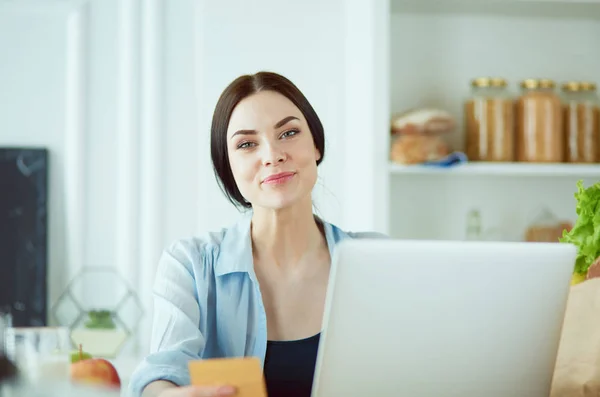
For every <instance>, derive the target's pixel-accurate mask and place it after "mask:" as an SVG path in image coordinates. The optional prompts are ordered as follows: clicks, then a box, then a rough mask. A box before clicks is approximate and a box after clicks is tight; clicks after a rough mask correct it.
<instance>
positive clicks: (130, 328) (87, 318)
mask: <svg viewBox="0 0 600 397" xmlns="http://www.w3.org/2000/svg"><path fill="white" fill-rule="evenodd" d="M143 314H144V312H143V309H142V304H141V302H140V300H139V298H138V296H137V294H136V293H135V292H134V291H133V289H132V288H131V287H130V285H129V283H128V282H127V281H126V280H125V279H124V278H123V277H122V276H121V275H119V273H118V272H117V271H116V269H115V268H113V267H91V266H90V267H84V268H83V269H82V270H81V271H80V272H79V273H78V274H77V275H76V276H75V277H74V278H73V279H72V280H71V282H70V283H69V284H68V285H67V288H66V289H65V291H64V292H63V293H62V295H61V296H60V297H59V298H58V300H57V302H56V304H55V305H54V307H53V308H52V315H53V317H54V320H55V321H56V322H57V323H58V324H59V325H62V326H66V327H69V329H70V330H71V340H72V342H73V345H74V347H76V346H79V345H80V344H81V345H82V348H83V350H84V351H85V352H87V353H90V354H92V355H93V356H97V357H116V356H117V355H118V353H119V352H120V351H121V349H122V347H123V345H124V344H125V343H126V342H127V341H128V340H129V339H130V338H131V337H132V336H133V335H134V334H135V332H136V331H137V328H138V326H139V324H140V320H141V319H142V316H143Z"/></svg>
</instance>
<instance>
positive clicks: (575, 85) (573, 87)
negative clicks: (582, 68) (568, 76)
mask: <svg viewBox="0 0 600 397" xmlns="http://www.w3.org/2000/svg"><path fill="white" fill-rule="evenodd" d="M582 89H583V87H582V85H581V84H580V83H579V82H578V81H568V82H566V83H564V84H563V85H562V90H563V91H569V92H577V91H580V90H582Z"/></svg>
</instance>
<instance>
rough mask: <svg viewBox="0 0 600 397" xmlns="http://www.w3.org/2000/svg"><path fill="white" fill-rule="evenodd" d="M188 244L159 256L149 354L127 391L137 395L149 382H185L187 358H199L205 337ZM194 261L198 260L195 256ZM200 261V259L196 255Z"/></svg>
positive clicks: (195, 253)
mask: <svg viewBox="0 0 600 397" xmlns="http://www.w3.org/2000/svg"><path fill="white" fill-rule="evenodd" d="M193 255H200V252H199V250H198V251H197V252H190V249H189V247H186V246H185V245H182V244H180V243H176V244H174V245H173V246H171V247H170V248H169V249H167V250H165V251H164V252H163V254H162V255H161V258H160V261H159V264H158V268H157V272H156V277H155V282H154V288H153V296H154V309H153V322H152V337H151V343H150V354H149V355H148V356H147V357H146V358H145V359H144V360H143V361H142V363H141V364H140V365H139V366H138V367H137V368H136V370H135V371H134V373H133V374H132V376H131V379H130V383H129V393H130V395H131V396H132V397H139V396H140V395H141V393H142V391H143V389H144V388H145V387H146V386H147V385H148V384H149V383H151V382H154V381H157V380H166V381H170V382H172V383H175V384H177V385H180V386H182V385H186V384H189V382H190V379H189V372H188V367H187V365H188V361H190V360H196V359H198V358H199V355H200V353H201V351H202V350H203V349H204V346H205V340H204V336H203V335H202V333H201V331H200V328H199V322H200V312H201V310H200V305H199V303H198V299H197V296H198V293H197V289H196V288H197V286H196V285H197V284H196V280H195V278H194V271H193V268H192V263H193V258H192V256H193ZM197 260H198V259H197ZM199 260H201V258H199Z"/></svg>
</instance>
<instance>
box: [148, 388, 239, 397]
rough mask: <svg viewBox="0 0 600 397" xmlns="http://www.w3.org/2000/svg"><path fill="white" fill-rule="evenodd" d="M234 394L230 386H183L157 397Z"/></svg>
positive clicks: (202, 396)
mask: <svg viewBox="0 0 600 397" xmlns="http://www.w3.org/2000/svg"><path fill="white" fill-rule="evenodd" d="M235 394H236V392H235V388H234V387H232V386H185V387H176V388H171V389H167V390H164V391H163V392H162V393H160V394H159V397H226V396H227V397H229V396H235Z"/></svg>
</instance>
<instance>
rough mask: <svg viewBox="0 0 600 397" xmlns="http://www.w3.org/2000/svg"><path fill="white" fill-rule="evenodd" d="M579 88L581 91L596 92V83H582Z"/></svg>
mask: <svg viewBox="0 0 600 397" xmlns="http://www.w3.org/2000/svg"><path fill="white" fill-rule="evenodd" d="M579 86H580V88H581V90H582V91H596V83H592V82H591V81H582V82H580V83H579Z"/></svg>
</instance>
